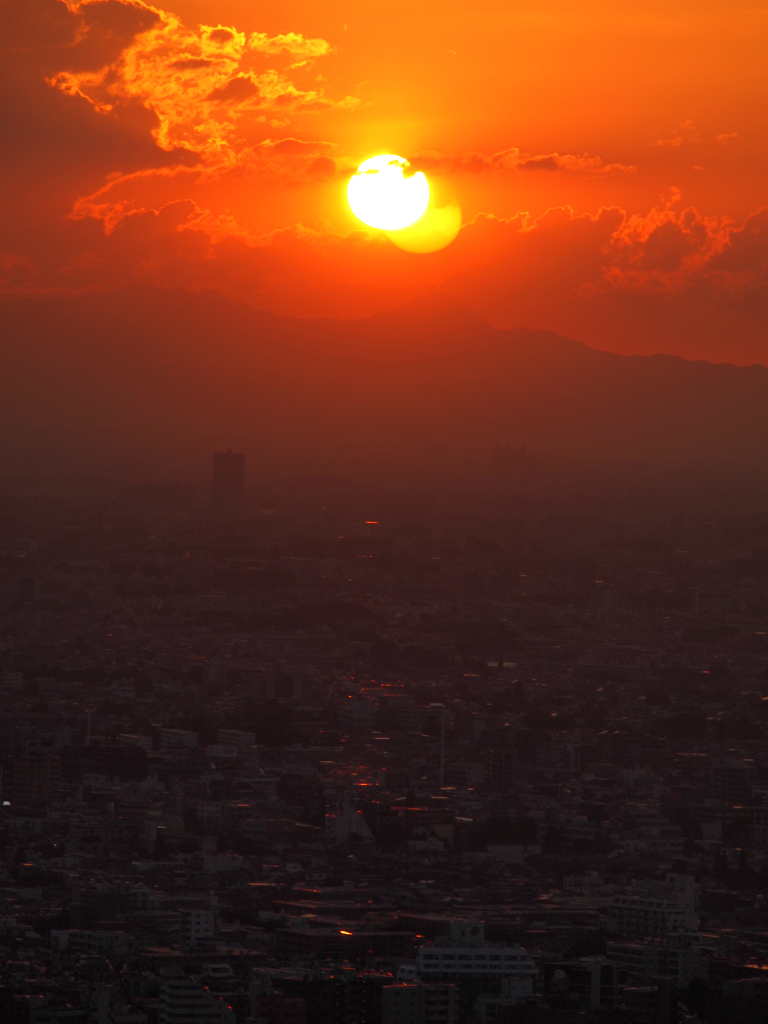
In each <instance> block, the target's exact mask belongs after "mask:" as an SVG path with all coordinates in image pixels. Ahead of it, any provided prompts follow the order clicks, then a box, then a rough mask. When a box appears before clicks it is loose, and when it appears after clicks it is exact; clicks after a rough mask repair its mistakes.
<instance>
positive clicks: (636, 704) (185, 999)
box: [0, 450, 768, 1024]
mask: <svg viewBox="0 0 768 1024" xmlns="http://www.w3.org/2000/svg"><path fill="white" fill-rule="evenodd" d="M489 465H490V470H489V473H488V474H487V478H486V479H485V482H484V483H482V487H485V492H484V493H485V494H486V498H483V499H482V500H478V501H475V502H474V504H473V503H472V502H471V501H463V502H462V501H459V500H457V499H456V493H457V491H458V490H461V489H462V488H465V487H466V483H465V482H463V481H461V480H459V481H458V482H457V481H454V482H453V484H451V487H453V488H454V489H453V490H450V487H449V486H448V484H445V483H443V484H438V482H433V483H434V486H432V485H430V486H429V487H426V488H425V489H424V491H423V492H422V491H419V492H418V493H416V492H414V490H413V488H411V489H410V490H409V489H408V488H402V489H400V490H398V489H396V488H392V487H384V486H377V487H373V486H370V487H364V486H360V487H358V488H356V489H355V488H351V489H350V488H348V487H347V488H345V486H344V484H343V482H339V481H326V482H325V483H323V482H321V483H318V484H316V485H314V484H313V485H312V486H310V485H309V484H307V485H306V486H304V485H302V486H298V485H297V486H296V487H294V488H293V489H291V488H287V487H286V488H283V490H282V491H281V490H280V487H278V486H276V487H273V491H274V494H272V495H271V496H270V495H266V494H265V492H264V491H263V490H262V492H261V493H256V494H255V496H253V495H251V493H250V490H248V488H246V483H245V481H246V477H245V460H244V457H243V456H241V455H238V454H237V453H235V452H231V451H228V452H223V453H218V454H217V455H216V456H215V457H214V473H213V481H212V487H211V485H210V484H209V485H208V487H207V488H202V489H197V490H195V489H194V488H192V487H187V486H186V485H182V484H173V485H171V484H146V485H131V486H123V485H120V486H116V485H112V484H110V483H108V482H104V481H99V480H90V481H81V482H80V483H78V484H67V485H64V484H55V485H54V484H48V485H45V484H34V485H33V484H30V483H28V482H27V483H24V482H18V481H17V482H16V483H13V484H11V483H9V484H8V485H7V487H6V489H5V490H4V491H3V494H2V499H1V501H0V570H1V575H0V683H1V685H2V697H3V714H2V716H0V750H1V752H2V817H1V820H0V856H1V861H0V872H1V873H2V881H0V896H1V897H2V901H3V902H2V907H1V908H0V1019H1V1020H2V1021H3V1022H8V1024H17V1022H18V1024H27V1022H29V1024H58V1022H62V1024H65V1022H66V1024H87V1022H88V1024H91V1022H92V1024H325V1022H328V1024H508V1022H520V1024H528V1022H531V1024H534V1022H535V1024H548V1022H563V1024H564V1022H568V1021H584V1022H585V1024H592V1022H609V1024H623V1022H626V1024H677V1022H680V1024H682V1022H684V1021H687V1022H695V1021H700V1022H703V1024H709V1022H712V1024H715V1022H725V1021H744V1022H752V1021H754V1022H757V1021H761V1022H762V1021H765V1020H766V1015H767V1014H768V973H767V972H768V910H767V909H766V905H765V896H764V892H765V890H766V887H767V886H768V755H767V754H766V743H765V738H766V728H767V727H768V517H766V516H764V515H762V514H761V513H760V512H759V509H758V510H757V511H754V512H751V511H750V512H746V513H739V514H737V513H735V512H733V511H732V510H729V509H728V507H727V506H726V505H725V504H721V505H718V504H717V502H713V503H712V505H711V508H708V507H705V506H704V504H702V503H698V504H697V503H695V502H689V503H688V504H686V503H685V502H678V503H677V504H676V506H675V508H674V510H673V511H669V510H668V509H667V510H666V511H665V509H664V507H663V502H662V503H660V502H659V501H655V500H654V501H647V502H645V504H644V501H643V500H642V499H640V498H638V497H637V495H634V496H631V495H630V497H629V498H627V497H626V495H625V496H624V498H623V499H622V501H609V500H605V501H602V502H595V503H594V505H593V508H592V509H591V510H587V511H584V510H583V508H582V509H581V510H579V511H574V510H573V508H570V507H568V508H567V507H566V505H567V503H566V502H561V503H560V504H559V505H558V504H557V503H556V502H554V501H552V500H548V501H543V500H542V501H541V502H540V503H539V505H535V503H534V504H531V503H529V504H528V505H527V506H525V503H523V502H521V501H518V500H517V498H516V497H515V496H516V495H519V494H520V493H522V492H524V491H525V489H526V487H527V486H528V483H527V481H528V482H529V481H535V480H537V479H538V477H537V476H536V474H537V473H540V472H541V470H540V469H537V467H536V463H535V460H534V459H533V458H532V457H530V456H528V455H527V453H525V452H514V451H512V450H499V451H496V452H494V453H492V454H491V456H490V462H489ZM489 481H490V482H489ZM505 481H506V483H505ZM473 486H475V485H473ZM531 486H533V484H531ZM537 486H538V484H537ZM440 487H443V489H444V490H446V488H447V491H446V493H447V497H446V498H445V499H444V500H442V501H441V500H439V498H437V497H435V494H437V493H438V492H439V491H440ZM479 487H480V484H477V485H476V490H477V488H479ZM302 488H303V489H302ZM430 490H433V491H434V492H435V493H434V494H433V495H432V496H431V497H430V498H429V500H428V498H427V497H426V496H425V495H426V493H427V492H428V491H430ZM256 491H257V492H258V482H257V488H256ZM419 495H421V496H419ZM273 505H274V507H272V506H273ZM521 509H523V510H522V511H521Z"/></svg>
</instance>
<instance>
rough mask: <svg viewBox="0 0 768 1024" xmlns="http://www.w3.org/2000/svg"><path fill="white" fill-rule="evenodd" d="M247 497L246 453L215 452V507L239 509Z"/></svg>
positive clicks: (219, 509)
mask: <svg viewBox="0 0 768 1024" xmlns="http://www.w3.org/2000/svg"><path fill="white" fill-rule="evenodd" d="M244 498H245V455H243V454H242V453H241V452H233V451H232V449H231V448H228V449H227V450H226V451H225V452H214V453H213V508H214V510H216V511H219V512H226V511H231V510H234V509H237V508H238V507H239V506H240V505H242V503H243V499H244Z"/></svg>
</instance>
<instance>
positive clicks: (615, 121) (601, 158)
mask: <svg viewBox="0 0 768 1024" xmlns="http://www.w3.org/2000/svg"><path fill="white" fill-rule="evenodd" d="M0 41H1V42H2V56H1V58H0V89H1V93H0V103H1V104H2V118H1V121H0V123H2V125H3V133H4V140H3V148H4V152H5V157H6V159H4V160H3V162H2V168H1V169H0V173H1V174H2V177H3V181H2V201H3V215H2V224H1V225H0V232H1V233H2V237H0V289H1V290H2V293H3V294H4V295H18V294H24V295H29V294H35V293H52V292H53V293H66V292H70V291H78V290H84V289H94V288H108V287H112V286H114V285H116V284H120V283H124V282H126V281H130V280H140V281H144V282H149V283H152V284H159V285H174V286H182V287H188V288H195V289H198V288H213V289H216V290H219V291H222V292H224V293H226V294H228V295H230V296H233V297H235V298H238V299H240V300H243V301H245V302H248V303H250V304H251V305H253V306H256V307H258V308H261V309H268V310H272V311H274V312H277V313H282V314H291V315H299V316H305V317H312V316H331V317H342V318H348V317H357V316H362V315H365V314H368V313H371V312H374V311H377V310H380V309H386V308H391V307H393V306H397V305H399V304H402V303H404V302H406V301H409V300H410V299H412V298H414V297H416V296H417V295H418V294H419V293H421V292H423V291H429V290H432V289H434V288H442V289H444V290H445V291H447V292H448V293H449V294H451V295H452V296H454V297H456V298H458V299H460V300H462V301H464V302H466V303H467V304H469V305H470V306H471V307H472V308H474V309H475V310H477V311H478V312H479V313H480V314H482V315H483V316H485V317H486V318H487V319H488V320H490V321H491V322H492V323H494V324H496V325H498V326H504V327H532V328H548V329H551V330H554V331H557V332H560V333H562V334H566V335H568V336H570V337H573V338H576V339H578V340H580V341H584V342H586V343H588V344H590V345H594V346H596V347H598V348H605V349H609V350H612V351H617V352H637V353H650V352H657V351H666V352H673V353H677V354H680V355H684V356H686V357H690V358H704V359H711V360H714V361H730V362H736V363H753V362H762V363H764V364H768V175H767V174H766V167H767V166H768V145H767V142H768V134H767V131H766V117H765V111H766V109H768V96H766V92H768V89H767V88H766V79H767V76H766V74H765V53H766V52H768V4H767V3H765V2H758V3H752V4H750V5H748V6H747V5H744V6H740V5H739V4H738V3H734V2H733V0H730V2H726V0H658V2H650V0H643V2H637V0H629V2H624V3H622V4H616V3H613V2H607V0H592V2H568V0H554V2H541V0H532V2H530V3H524V2H521V3H515V2H510V0H495V2H488V0H482V2H480V3H473V4H471V5H470V4H467V3H465V2H461V3H459V2H457V0H449V2H446V0H441V2H440V3H436V2H433V0H422V2H420V3H417V4H414V3H412V2H408V3H406V2H405V0H394V2H387V3H383V2H381V0H370V2H369V0H367V2H366V3H365V4H363V3H358V4H353V3H351V2H348V0H343V2H339V0H325V2H324V3H322V4H320V3H317V2H316V0H314V2H312V3H310V2H308V0H288V2H286V0H281V2H279V3H278V2H277V0H267V2H260V3H258V4H256V3H254V2H252V0H215V2H214V0H168V3H167V6H165V7H163V8H162V9H160V8H157V7H152V6H150V5H148V4H145V3H141V2H138V0H132V2H128V0H103V2H102V0H94V2H88V0H85V2H82V3H74V2H69V3H66V2H63V0H0ZM381 152H393V153H399V154H401V155H403V156H405V157H407V158H408V159H409V160H411V162H412V164H413V165H414V166H415V167H418V168H421V169H423V170H424V171H425V172H426V173H427V176H428V178H429V180H430V183H431V184H432V186H433V190H434V191H435V192H436V194H437V195H438V196H439V197H445V198H446V199H456V200H458V202H459V203H460V204H461V207H462V211H463V219H464V227H463V228H462V230H461V232H460V234H459V236H458V238H457V239H456V240H455V242H454V243H452V245H450V246H449V247H448V248H447V249H445V250H443V251H441V252H437V253H433V254H430V255H415V254H411V253H406V252H403V251H401V250H399V249H398V248H396V247H395V246H394V245H393V244H392V243H391V242H390V241H389V240H388V239H387V238H386V237H385V236H383V235H381V234H379V233H377V232H372V231H370V232H369V231H365V230H362V229H361V225H360V224H359V222H357V221H355V219H354V218H353V216H352V215H351V213H350V212H349V210H348V208H347V205H346V200H345V186H346V181H347V179H348V177H349V174H350V173H351V171H352V170H353V169H354V168H355V167H356V166H357V165H358V164H359V163H360V162H361V161H362V160H363V159H365V158H366V157H368V156H371V155H373V154H375V153H381ZM9 157H10V159H8V158H9Z"/></svg>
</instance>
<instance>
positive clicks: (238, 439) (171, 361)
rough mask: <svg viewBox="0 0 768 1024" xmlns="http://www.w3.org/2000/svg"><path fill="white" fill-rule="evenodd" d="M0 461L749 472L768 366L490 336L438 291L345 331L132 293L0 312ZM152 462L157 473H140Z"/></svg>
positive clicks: (767, 397) (40, 465)
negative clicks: (612, 461)
mask: <svg viewBox="0 0 768 1024" xmlns="http://www.w3.org/2000/svg"><path fill="white" fill-rule="evenodd" d="M0 339H1V340H0V346H1V350H2V365H3V373H2V375H1V377H0V399H1V401H2V414H1V415H2V424H3V438H4V440H3V447H2V449H1V450H0V462H1V463H2V466H3V469H4V470H7V469H18V468H22V467H23V466H25V465H29V467H30V468H32V469H35V470H37V469H43V470H46V471H49V470H52V469H56V468H57V467H60V468H73V467H75V466H83V467H90V466H92V465H94V464H99V465H102V464H105V460H106V462H107V463H108V462H109V460H110V459H113V460H115V461H116V464H120V465H122V466H129V465H130V464H131V460H133V459H137V460H138V461H139V462H140V463H141V464H142V465H148V464H153V463H156V462H157V463H158V464H159V463H163V464H164V465H166V464H167V463H168V461H169V460H171V461H172V460H173V459H174V458H176V457H178V458H179V459H180V460H181V462H180V464H182V463H183V461H184V459H188V458H190V457H192V456H194V457H195V458H198V457H199V455H200V454H203V453H208V452H210V451H211V450H212V449H213V448H214V447H217V446H220V445H223V444H225V445H228V446H237V447H245V448H246V449H247V450H258V451H259V452H262V453H264V452H272V453H274V454H276V455H278V456H279V455H280V454H283V453H285V454H287V455H296V454H297V453H299V452H304V453H305V454H307V455H308V456H309V457H318V458H324V457H327V456H333V455H339V456H344V455H346V454H349V455H356V454H357V455H359V454H360V453H364V452H367V451H376V452H391V453H393V454H402V453H407V452H408V451H415V450H417V449H420V448H421V447H422V446H423V444H424V443H425V442H430V441H439V442H440V443H442V444H444V445H445V446H446V448H447V449H448V450H450V449H452V448H457V447H458V448H464V447H466V448H473V447H477V446H483V447H486V448H487V447H491V446H494V445H497V444H506V443H512V444H527V445H529V446H530V447H532V448H534V449H535V450H537V451H540V452H542V453H545V454H547V453H551V454H558V455H572V456H579V457H592V458H598V459H601V458H628V459H652V460H664V461H667V460H670V461H678V460H680V459H692V460H696V461H705V462H707V461H718V460H723V459H725V460H738V461H742V462H750V461H755V462H761V461H763V460H765V458H766V457H767V456H768V369H766V368H764V367H762V366H752V367H735V366H731V365H727V364H721V365H712V364H710V363H705V362H687V361H686V360H684V359H680V358H678V357H674V356H666V355H657V356H651V357H643V356H632V357H627V356H621V355H614V354H611V353H607V352H600V351H596V350H594V349H591V348H589V347H588V346H586V345H582V344H579V343H577V342H574V341H570V340H568V339H567V338H562V337H559V336H557V335H555V334H551V333H549V332H546V331H530V330H525V329H520V330H512V331H500V330H496V329H495V328H493V327H491V326H489V325H488V324H487V323H485V322H484V321H483V320H481V319H480V318H479V317H478V316H476V315H475V314H474V313H472V312H471V311H470V310H468V309H466V308H463V307H461V306H457V305H455V304H453V303H451V302H450V301H447V300H445V301H444V300H442V299H440V298H435V299H432V300H430V301H428V302H423V303H420V304H418V305H414V306H411V307H407V308H405V309H399V310H395V311H392V312H386V313H381V314H378V315H376V316H373V317H370V318H368V319H365V320H359V321H346V322H342V321H332V320H294V319H290V318H278V317H275V316H273V315H271V314H269V313H263V312H259V311H258V310H255V309H252V308H251V307H249V306H246V305H243V304H241V303H238V302H235V301H232V300H229V299H227V298H224V297H222V296H221V295H217V294H214V293H210V292H206V293H200V294H192V293H189V292H184V291H171V290H163V289H154V288H148V287H143V286H135V287H131V288H126V289H122V290H120V291H117V292H112V293H94V294H88V295H82V296H76V297H66V298H62V297H56V298H47V299H39V298H37V299H27V300H23V301H14V302H6V303H4V304H3V305H2V306H0ZM158 460H159V462H158Z"/></svg>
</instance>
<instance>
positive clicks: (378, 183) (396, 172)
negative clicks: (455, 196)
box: [347, 153, 429, 231]
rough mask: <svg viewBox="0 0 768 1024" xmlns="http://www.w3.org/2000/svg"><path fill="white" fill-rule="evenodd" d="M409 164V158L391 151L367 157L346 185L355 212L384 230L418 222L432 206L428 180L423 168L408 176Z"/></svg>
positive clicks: (364, 221)
mask: <svg viewBox="0 0 768 1024" xmlns="http://www.w3.org/2000/svg"><path fill="white" fill-rule="evenodd" d="M408 167H410V164H409V163H408V161H407V160H405V159H403V157H401V156H394V154H392V153H385V154H383V155H382V156H373V157H371V158H370V159H369V160H364V161H363V163H361V164H360V166H359V167H358V169H357V173H356V174H354V175H353V176H352V177H351V178H350V179H349V185H348V186H347V199H348V201H349V205H350V208H351V210H352V212H353V213H354V215H355V216H356V217H357V218H358V219H359V220H361V221H362V222H363V223H364V224H367V225H368V226H369V227H371V228H379V229H380V230H382V231H399V230H400V229H401V228H407V227H410V226H411V224H415V223H416V221H417V220H418V219H419V217H421V216H422V215H423V214H424V212H425V210H426V209H427V206H428V205H429V183H428V182H427V179H426V178H425V177H424V175H423V174H422V172H421V171H417V173H416V174H411V175H409V176H407V177H406V175H405V173H404V172H405V171H406V169H407V168H408Z"/></svg>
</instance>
